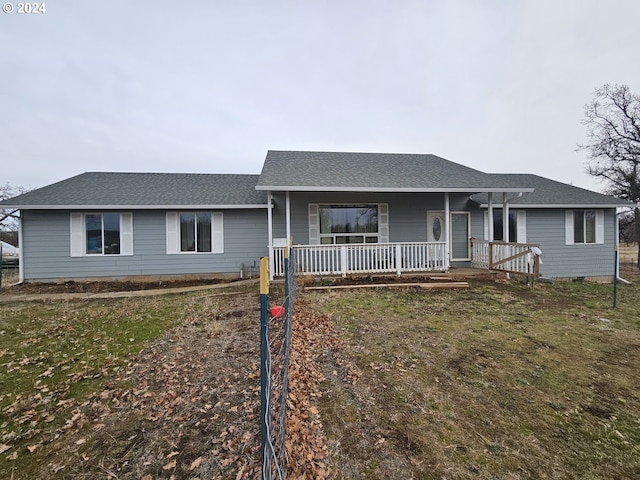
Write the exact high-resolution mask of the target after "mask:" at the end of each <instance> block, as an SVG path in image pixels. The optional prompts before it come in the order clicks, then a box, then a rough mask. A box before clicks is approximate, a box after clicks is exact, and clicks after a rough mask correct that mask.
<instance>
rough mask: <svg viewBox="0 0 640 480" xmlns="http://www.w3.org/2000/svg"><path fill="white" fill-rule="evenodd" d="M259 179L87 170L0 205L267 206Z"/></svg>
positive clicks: (239, 176) (48, 206) (101, 206)
mask: <svg viewBox="0 0 640 480" xmlns="http://www.w3.org/2000/svg"><path fill="white" fill-rule="evenodd" d="M257 182H258V175H224V174H220V175H217V174H216V175H213V174H193V173H104V172H88V173H83V174H81V175H77V176H75V177H71V178H69V179H67V180H63V181H61V182H58V183H54V184H52V185H48V186H46V187H42V188H39V189H37V190H33V191H31V192H27V193H25V194H23V195H19V196H17V197H14V198H11V199H8V200H5V201H4V202H0V207H5V208H6V207H15V208H23V209H26V208H32V209H33V208H64V207H76V208H77V207H98V208H104V207H105V206H112V207H119V206H122V207H125V206H128V207H148V208H160V207H200V206H220V207H222V206H227V207H231V208H233V207H242V206H255V205H262V206H266V204H267V200H266V194H265V193H264V192H258V191H256V189H255V186H256V183H257Z"/></svg>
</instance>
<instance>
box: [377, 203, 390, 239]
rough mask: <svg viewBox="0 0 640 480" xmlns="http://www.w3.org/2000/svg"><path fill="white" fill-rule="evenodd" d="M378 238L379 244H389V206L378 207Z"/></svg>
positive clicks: (386, 204) (382, 204)
mask: <svg viewBox="0 0 640 480" xmlns="http://www.w3.org/2000/svg"><path fill="white" fill-rule="evenodd" d="M378 236H379V240H380V243H389V204H388V203H381V204H380V205H378Z"/></svg>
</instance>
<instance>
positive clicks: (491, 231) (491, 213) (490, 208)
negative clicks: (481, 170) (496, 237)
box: [487, 192, 493, 242]
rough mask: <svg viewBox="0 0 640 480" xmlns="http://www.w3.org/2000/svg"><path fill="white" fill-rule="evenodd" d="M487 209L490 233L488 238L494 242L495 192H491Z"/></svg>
mask: <svg viewBox="0 0 640 480" xmlns="http://www.w3.org/2000/svg"><path fill="white" fill-rule="evenodd" d="M487 210H488V212H487V215H488V217H489V218H488V220H489V235H488V236H487V240H489V241H490V242H493V192H489V205H488V208H487Z"/></svg>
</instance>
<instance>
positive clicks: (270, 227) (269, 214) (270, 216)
mask: <svg viewBox="0 0 640 480" xmlns="http://www.w3.org/2000/svg"><path fill="white" fill-rule="evenodd" d="M267 232H268V233H267V235H268V237H269V238H268V241H269V280H273V267H274V263H273V202H272V197H271V190H269V191H268V192H267Z"/></svg>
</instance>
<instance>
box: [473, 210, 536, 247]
mask: <svg viewBox="0 0 640 480" xmlns="http://www.w3.org/2000/svg"><path fill="white" fill-rule="evenodd" d="M508 221H509V238H508V239H505V238H504V227H503V222H502V208H494V209H493V240H495V241H504V242H517V243H527V211H526V210H509V220H508ZM484 239H485V240H489V212H488V210H485V212H484Z"/></svg>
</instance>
